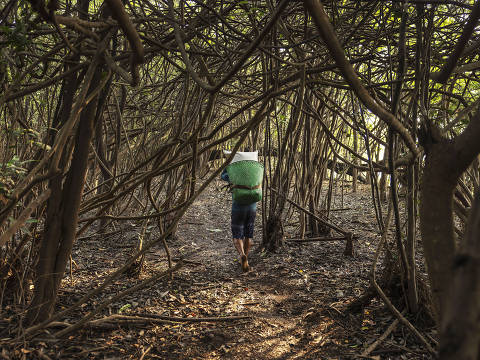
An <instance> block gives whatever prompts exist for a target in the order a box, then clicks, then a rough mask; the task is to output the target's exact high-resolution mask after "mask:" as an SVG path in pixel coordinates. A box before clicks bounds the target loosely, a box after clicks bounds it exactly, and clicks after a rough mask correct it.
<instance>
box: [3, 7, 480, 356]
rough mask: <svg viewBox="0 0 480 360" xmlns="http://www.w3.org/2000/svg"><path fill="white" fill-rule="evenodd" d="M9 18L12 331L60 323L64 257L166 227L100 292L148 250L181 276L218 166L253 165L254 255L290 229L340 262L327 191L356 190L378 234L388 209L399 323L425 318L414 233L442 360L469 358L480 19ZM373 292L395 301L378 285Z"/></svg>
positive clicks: (287, 12)
mask: <svg viewBox="0 0 480 360" xmlns="http://www.w3.org/2000/svg"><path fill="white" fill-rule="evenodd" d="M1 3H2V6H1V7H0V8H1V9H2V10H0V52H1V56H0V86H1V93H0V118H1V123H0V124H1V125H0V131H1V133H2V139H3V141H2V142H0V156H1V173H0V204H1V206H0V229H1V235H0V279H1V283H0V293H1V295H2V296H1V300H0V301H1V304H0V305H1V306H2V307H4V306H6V305H7V304H10V305H15V308H16V309H17V310H18V314H19V316H20V317H23V314H24V311H25V310H27V312H26V316H25V318H24V320H25V324H26V326H30V327H29V328H27V330H26V333H24V334H26V335H28V334H34V333H35V331H36V330H38V329H39V328H41V326H44V325H46V324H47V323H48V322H51V321H53V320H55V319H58V318H61V317H62V316H63V315H64V314H65V312H62V313H58V312H55V311H54V309H55V301H56V297H57V292H58V289H59V287H60V285H61V281H62V278H63V276H64V274H65V270H66V268H67V265H68V262H69V261H70V255H71V249H72V246H73V244H74V242H75V241H81V239H82V236H85V235H87V234H88V235H89V236H94V235H95V234H98V233H110V232H114V231H120V230H121V229H122V228H124V227H125V226H130V225H131V224H132V223H133V224H135V226H136V227H138V229H139V232H142V231H143V233H144V232H145V231H146V229H151V228H152V226H155V227H156V228H157V229H158V236H155V237H152V238H151V240H150V241H149V242H146V243H139V245H138V249H137V252H136V253H135V254H134V255H133V256H132V257H131V259H130V260H129V261H128V262H127V263H125V264H123V265H122V266H121V267H119V268H118V270H117V271H116V272H115V273H114V274H112V275H111V276H110V277H109V278H108V279H107V281H106V282H105V283H104V284H103V285H101V286H100V287H99V288H97V289H95V290H94V291H96V292H100V291H102V289H103V288H104V287H105V286H106V285H107V284H108V282H109V281H111V280H112V279H114V278H116V277H117V276H119V275H120V274H121V273H123V272H125V271H126V270H127V269H131V268H132V266H133V267H135V266H136V267H137V268H138V266H139V264H138V262H139V259H141V257H142V254H144V253H145V252H146V251H147V250H148V249H149V248H150V247H151V246H153V245H154V244H156V243H159V242H160V243H162V244H163V246H164V247H165V252H166V259H167V261H168V264H169V267H170V268H171V267H173V263H172V259H171V257H170V254H169V251H168V239H169V238H171V237H172V236H175V232H176V228H177V224H178V222H179V220H180V218H181V217H182V215H183V214H184V213H185V211H186V209H187V208H188V206H189V205H190V204H191V203H192V202H193V201H194V200H195V199H196V197H197V196H198V194H199V193H201V192H202V191H203V190H204V189H205V188H206V187H207V186H208V184H209V183H210V182H211V180H212V179H214V178H216V177H218V176H219V173H220V172H221V170H222V167H224V166H225V164H226V163H225V162H224V161H215V159H216V158H217V153H216V152H215V150H221V149H231V150H234V151H236V150H239V149H240V150H242V149H258V150H260V152H261V155H262V157H261V158H262V160H263V162H264V165H265V169H266V172H265V173H266V175H265V179H264V183H263V189H264V193H265V196H264V200H263V217H264V218H263V224H264V226H263V246H264V247H265V248H266V249H269V250H276V249H277V248H278V247H279V246H282V242H283V241H284V236H283V223H284V222H285V219H289V218H291V217H292V216H293V214H295V216H298V217H299V224H300V225H299V228H298V232H299V238H302V239H303V238H304V237H305V236H310V237H319V236H323V237H325V236H326V237H328V236H331V232H332V231H333V232H335V233H338V234H337V235H339V236H338V238H341V239H345V240H346V241H347V249H346V253H347V254H350V253H351V251H352V249H351V245H352V243H351V242H352V234H350V233H348V232H347V231H344V230H343V229H341V228H338V227H337V226H336V225H335V224H332V223H331V222H330V221H329V211H330V204H331V194H332V187H333V185H334V180H335V177H338V176H340V174H342V176H348V179H352V181H353V187H354V188H355V187H356V183H357V180H358V181H364V182H365V181H368V183H369V184H370V185H371V187H372V204H373V206H375V209H376V214H377V223H378V224H377V225H378V231H379V234H381V233H384V232H385V231H386V228H387V227H388V223H389V220H388V218H389V216H387V205H386V203H384V202H383V200H384V199H385V198H387V197H388V199H389V202H390V203H391V209H392V211H391V212H389V214H390V213H391V214H392V218H393V220H394V224H395V228H396V235H395V239H392V240H388V241H387V243H386V246H384V245H385V244H383V243H380V244H379V251H383V250H382V249H383V247H384V249H386V250H387V253H390V252H393V257H389V256H387V257H386V258H387V261H386V262H385V264H384V266H386V267H387V268H388V269H389V270H388V271H387V272H386V273H392V272H393V273H395V274H398V275H400V279H401V280H400V281H402V282H403V285H404V291H405V299H406V301H405V302H406V304H407V307H408V309H409V311H411V312H417V311H418V310H419V308H421V306H422V305H429V304H425V302H427V298H422V297H419V295H418V289H417V284H418V282H417V281H418V277H417V272H416V262H415V258H416V247H417V242H418V239H419V238H420V235H421V240H422V245H423V248H424V253H425V261H426V263H427V266H428V272H429V287H430V289H431V293H432V295H433V302H432V306H431V309H432V314H434V316H436V319H437V323H438V326H439V328H440V329H441V330H442V334H445V335H444V336H443V335H442V338H441V347H440V350H441V355H442V356H443V358H445V359H446V358H452V359H453V358H454V359H460V358H469V359H473V358H477V356H478V355H477V351H478V341H479V339H478V325H477V324H476V323H472V319H476V316H475V317H473V316H471V315H470V314H477V313H478V311H479V309H478V301H476V296H477V292H474V293H472V292H471V290H470V289H469V285H468V283H467V282H466V280H465V277H464V276H460V275H458V274H462V272H465V271H467V270H465V269H470V270H469V271H468V274H469V275H468V276H474V275H473V274H476V272H478V264H477V262H478V261H477V256H478V255H477V254H476V252H477V251H478V250H477V246H478V245H476V241H475V240H478V238H479V229H478V221H477V220H476V218H477V217H478V214H477V212H478V210H476V209H478V205H477V206H474V202H475V199H476V198H477V195H475V192H476V191H477V188H478V183H479V165H478V153H479V152H480V142H479V141H478V140H477V139H478V136H480V121H479V120H480V119H478V117H480V112H479V111H478V107H479V106H478V105H479V78H478V72H477V69H478V68H480V62H479V61H480V59H479V57H478V53H479V52H478V49H479V48H480V41H479V33H478V31H477V30H476V26H477V22H478V17H479V16H480V3H479V2H476V3H474V1H468V0H462V1H460V0H459V1H440V0H415V1H409V2H408V3H405V2H402V1H348V0H345V1H325V2H320V1H315V0H306V1H303V2H302V1H286V0H281V1H278V2H275V1H270V0H267V1H260V0H256V1H224V0H205V1H196V0H194V1H173V0H167V1H157V2H151V1H149V0H132V1H125V2H121V1H119V0H108V1H105V2H103V1H96V0H79V1H68V0H67V1H64V0H59V1H58V0H51V1H50V2H46V1H44V0H39V1H33V0H31V1H30V2H26V1H20V0H8V1H6V0H2V1H1ZM334 170H335V171H334ZM335 174H337V175H335ZM386 184H389V188H386ZM399 186H401V187H402V188H403V189H405V190H403V191H404V192H405V194H406V196H405V197H403V198H401V199H400V200H399V197H398V188H399ZM399 208H400V209H402V208H404V209H405V213H406V217H405V223H403V221H404V220H403V219H402V218H401V216H400V211H399ZM470 209H472V210H470ZM470 213H471V214H470ZM469 216H471V218H472V220H471V221H470V222H469V221H468V218H469ZM418 221H420V225H421V226H420V227H421V234H418V233H417V223H418ZM466 227H468V230H467V232H465V228H466ZM149 231H150V230H149ZM464 234H467V235H464ZM456 256H457V257H458V259H459V260H458V261H455V257H456ZM388 259H390V260H391V261H390V262H389V261H388ZM457 272H458V274H457ZM382 281H383V280H382ZM472 281H475V280H472ZM381 285H382V286H383V285H385V284H381ZM453 289H455V290H453ZM371 290H372V291H373V293H374V294H375V295H379V296H380V297H382V298H383V299H384V301H385V302H387V303H389V300H388V298H387V296H386V295H385V293H384V292H383V291H382V289H381V288H380V286H379V285H378V284H377V281H376V280H375V277H373V279H372V289H371ZM451 291H455V293H461V294H462V296H463V298H462V300H461V302H460V303H457V302H455V301H451V299H453V297H452V296H450V295H449V294H450V292H451ZM472 297H473V300H472ZM87 298H88V296H87ZM87 298H85V299H82V300H81V302H82V301H86V300H87ZM459 304H461V305H459ZM79 305H80V303H78V304H77V306H79ZM389 305H390V306H391V307H392V311H396V309H395V308H393V305H391V304H389ZM427 307H430V306H427ZM465 307H467V308H468V309H469V311H464V309H465ZM66 311H69V310H68V309H67V310H66ZM397 315H398V316H400V317H401V315H400V314H399V313H397ZM402 318H403V317H402ZM38 324H39V325H38ZM34 325H35V326H34ZM72 330H74V326H72V328H67V329H66V330H63V331H62V333H61V334H60V335H64V334H65V333H68V332H69V331H72ZM452 334H453V335H455V336H452ZM469 356H470V357H469Z"/></svg>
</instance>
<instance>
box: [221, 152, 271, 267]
mask: <svg viewBox="0 0 480 360" xmlns="http://www.w3.org/2000/svg"><path fill="white" fill-rule="evenodd" d="M239 162H242V164H237V165H241V170H242V175H241V178H242V180H247V182H249V181H252V180H251V179H252V177H253V178H255V180H254V182H255V185H253V186H252V185H250V186H248V185H246V184H238V182H239V181H238V179H237V181H234V180H235V179H232V178H231V177H232V176H231V175H232V174H230V176H229V171H228V170H227V169H228V167H227V168H225V169H224V170H223V172H222V175H221V177H222V180H225V181H227V182H229V183H230V184H231V186H232V188H233V191H234V192H233V194H232V215H231V220H232V221H231V224H232V238H233V245H234V246H235V249H237V252H238V254H239V255H240V262H241V265H242V270H243V272H248V271H249V270H250V266H249V264H248V253H249V251H250V249H251V247H252V245H253V232H254V227H255V217H256V214H257V201H259V200H260V199H261V179H262V178H263V167H262V166H261V164H259V163H258V153H257V152H243V153H242V152H240V153H237V154H235V157H234V158H233V160H232V163H231V164H230V165H229V166H232V164H234V163H239ZM259 168H261V169H260V170H259ZM245 169H246V170H245ZM232 171H233V170H232V169H231V168H230V172H232ZM249 172H250V173H249ZM255 172H256V174H255ZM235 189H237V190H240V192H241V195H239V196H238V197H237V198H236V196H235V195H236V193H235Z"/></svg>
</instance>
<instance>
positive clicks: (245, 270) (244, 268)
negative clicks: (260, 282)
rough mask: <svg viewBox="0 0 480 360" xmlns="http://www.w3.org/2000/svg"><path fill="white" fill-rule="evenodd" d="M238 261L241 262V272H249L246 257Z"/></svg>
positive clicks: (243, 256)
mask: <svg viewBox="0 0 480 360" xmlns="http://www.w3.org/2000/svg"><path fill="white" fill-rule="evenodd" d="M240 259H241V262H242V270H243V272H248V271H249V270H250V266H248V259H247V255H242V257H241V258H240Z"/></svg>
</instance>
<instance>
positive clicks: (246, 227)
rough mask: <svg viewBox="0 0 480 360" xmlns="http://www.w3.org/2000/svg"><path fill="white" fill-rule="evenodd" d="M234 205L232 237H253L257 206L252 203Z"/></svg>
mask: <svg viewBox="0 0 480 360" xmlns="http://www.w3.org/2000/svg"><path fill="white" fill-rule="evenodd" d="M235 205H236V206H232V237H233V238H234V239H243V238H250V239H251V238H253V229H254V227H255V216H256V214H257V211H256V210H257V207H256V204H255V206H251V205H246V206H241V205H240V206H239V205H237V204H235Z"/></svg>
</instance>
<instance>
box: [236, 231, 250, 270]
mask: <svg viewBox="0 0 480 360" xmlns="http://www.w3.org/2000/svg"><path fill="white" fill-rule="evenodd" d="M233 245H234V246H235V249H237V252H238V254H239V255H240V260H241V263H242V270H243V272H247V271H248V270H250V268H249V266H248V260H247V255H246V254H245V250H244V248H243V239H233Z"/></svg>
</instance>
